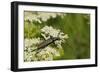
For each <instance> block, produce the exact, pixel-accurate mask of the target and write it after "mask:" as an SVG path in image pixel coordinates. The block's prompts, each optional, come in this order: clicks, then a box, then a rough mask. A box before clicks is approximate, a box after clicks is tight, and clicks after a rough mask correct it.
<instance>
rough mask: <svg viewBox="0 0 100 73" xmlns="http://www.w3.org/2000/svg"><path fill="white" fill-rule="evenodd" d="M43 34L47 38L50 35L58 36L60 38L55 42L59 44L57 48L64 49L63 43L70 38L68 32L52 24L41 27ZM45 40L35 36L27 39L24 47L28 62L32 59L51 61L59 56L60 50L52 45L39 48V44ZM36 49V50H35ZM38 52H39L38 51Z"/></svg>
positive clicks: (25, 58) (25, 57)
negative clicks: (55, 27)
mask: <svg viewBox="0 0 100 73" xmlns="http://www.w3.org/2000/svg"><path fill="white" fill-rule="evenodd" d="M41 35H42V36H43V38H44V39H45V40H47V39H50V36H52V37H58V38H60V40H56V41H55V42H54V43H55V44H56V45H57V48H60V49H62V46H61V43H63V42H64V41H65V39H67V38H68V35H67V34H64V33H63V32H61V31H60V30H58V29H54V28H53V27H51V26H44V27H43V28H42V29H41ZM42 41H44V40H43V39H42V40H41V38H33V39H25V49H24V60H25V61H27V62H31V61H42V60H45V61H51V60H53V58H54V57H55V56H56V57H59V56H61V55H60V52H59V51H58V50H57V49H56V48H55V47H52V46H50V45H49V46H47V47H45V48H43V49H39V50H38V49H37V47H38V46H37V44H39V43H41V42H42ZM33 50H36V51H33ZM37 52H38V53H37Z"/></svg>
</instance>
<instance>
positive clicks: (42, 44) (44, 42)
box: [37, 37, 60, 49]
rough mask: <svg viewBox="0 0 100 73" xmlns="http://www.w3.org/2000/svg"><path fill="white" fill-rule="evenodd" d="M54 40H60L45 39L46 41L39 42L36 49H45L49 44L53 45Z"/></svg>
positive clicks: (56, 38) (53, 38) (55, 38)
mask: <svg viewBox="0 0 100 73" xmlns="http://www.w3.org/2000/svg"><path fill="white" fill-rule="evenodd" d="M56 40H60V38H59V37H50V38H49V39H47V40H45V41H43V42H41V43H40V44H39V45H38V47H37V49H41V48H45V47H46V46H48V45H49V44H51V43H54V42H55V41H56Z"/></svg>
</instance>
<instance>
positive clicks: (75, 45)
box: [24, 13, 90, 60]
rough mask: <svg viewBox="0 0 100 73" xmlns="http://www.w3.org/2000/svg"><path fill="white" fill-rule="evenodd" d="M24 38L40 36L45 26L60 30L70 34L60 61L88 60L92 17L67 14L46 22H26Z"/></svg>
mask: <svg viewBox="0 0 100 73" xmlns="http://www.w3.org/2000/svg"><path fill="white" fill-rule="evenodd" d="M24 22H25V23H24V38H33V37H38V36H39V35H40V29H41V28H42V27H44V26H45V25H48V26H52V27H54V28H57V29H60V30H61V31H63V32H64V33H66V34H68V36H69V38H68V39H67V40H66V42H65V43H64V44H62V46H63V49H64V56H62V57H61V58H60V59H68V60H70V59H87V58H90V15H89V14H81V13H66V15H65V16H64V17H63V18H61V17H60V16H57V17H56V18H52V17H51V18H50V19H48V21H46V22H42V23H39V22H36V21H32V22H30V21H29V20H25V21H24Z"/></svg>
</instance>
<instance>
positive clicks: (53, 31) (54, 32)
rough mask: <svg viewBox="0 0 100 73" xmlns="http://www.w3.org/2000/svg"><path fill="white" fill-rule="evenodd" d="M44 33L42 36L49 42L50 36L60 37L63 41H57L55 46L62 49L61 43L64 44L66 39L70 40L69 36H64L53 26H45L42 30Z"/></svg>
mask: <svg viewBox="0 0 100 73" xmlns="http://www.w3.org/2000/svg"><path fill="white" fill-rule="evenodd" d="M41 32H42V36H43V37H44V38H45V39H46V40H47V39H49V38H50V36H52V37H58V38H60V39H61V40H57V41H55V44H56V45H57V46H58V47H60V48H61V43H63V42H64V41H65V39H67V38H68V35H67V34H64V33H63V32H61V31H60V30H59V29H54V28H53V27H52V26H45V27H43V28H42V29H41Z"/></svg>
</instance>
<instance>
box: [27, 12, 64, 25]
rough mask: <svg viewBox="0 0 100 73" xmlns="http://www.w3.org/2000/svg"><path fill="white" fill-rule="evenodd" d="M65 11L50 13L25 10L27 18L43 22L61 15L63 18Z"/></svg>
mask: <svg viewBox="0 0 100 73" xmlns="http://www.w3.org/2000/svg"><path fill="white" fill-rule="evenodd" d="M64 15H65V14H64V13H53V12H51V13H48V12H28V11H26V12H25V20H29V21H37V22H39V23H42V21H44V22H45V21H47V20H48V19H50V18H56V17H57V16H61V18H63V16H64Z"/></svg>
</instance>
